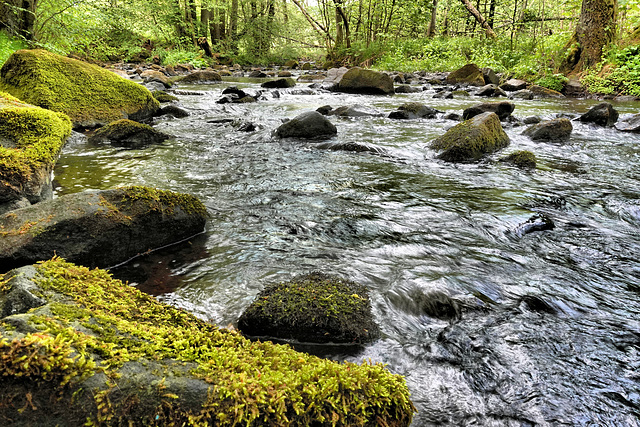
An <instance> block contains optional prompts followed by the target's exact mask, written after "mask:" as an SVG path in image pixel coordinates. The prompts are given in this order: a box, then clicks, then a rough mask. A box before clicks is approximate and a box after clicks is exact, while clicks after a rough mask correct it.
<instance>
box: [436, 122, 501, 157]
mask: <svg viewBox="0 0 640 427" xmlns="http://www.w3.org/2000/svg"><path fill="white" fill-rule="evenodd" d="M507 145H509V137H508V136H507V134H506V133H505V131H504V129H502V125H501V124H500V119H498V116H497V115H496V114H495V113H491V112H487V113H482V114H479V115H477V116H474V117H473V118H471V119H469V120H465V121H464V122H462V123H458V124H457V125H455V126H454V127H452V128H451V129H449V130H448V131H447V132H446V133H445V134H444V135H442V136H441V137H439V138H436V139H435V140H433V141H432V142H431V145H430V146H431V148H433V149H435V150H439V151H442V152H441V153H440V154H439V155H438V158H439V159H442V160H446V161H449V162H471V161H476V160H479V159H481V158H482V157H483V156H485V155H486V154H490V153H493V152H494V151H496V150H499V149H501V148H504V147H506V146H507Z"/></svg>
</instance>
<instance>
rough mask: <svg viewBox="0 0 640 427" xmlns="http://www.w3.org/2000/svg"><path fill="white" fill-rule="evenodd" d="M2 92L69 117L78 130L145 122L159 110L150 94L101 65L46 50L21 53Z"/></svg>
mask: <svg viewBox="0 0 640 427" xmlns="http://www.w3.org/2000/svg"><path fill="white" fill-rule="evenodd" d="M0 90H2V91H6V92H8V93H10V94H11V95H13V96H15V97H17V98H19V99H20V100H22V101H24V102H27V103H30V104H33V105H36V106H39V107H42V108H46V109H48V110H52V111H57V112H61V113H64V114H66V115H67V116H69V117H70V118H71V121H72V122H73V124H74V126H79V127H95V126H100V125H106V124H107V123H109V122H112V121H114V120H118V119H123V118H125V119H131V120H135V121H142V120H146V119H149V118H151V117H152V116H153V115H154V113H155V112H156V111H157V110H158V108H160V104H159V103H158V101H157V100H156V99H155V98H154V97H153V96H152V95H151V92H149V90H148V89H146V88H145V87H143V86H140V85H139V84H137V83H134V82H132V81H130V80H128V79H125V78H122V77H120V76H119V75H117V74H115V73H113V72H111V71H108V70H105V69H103V68H100V67H98V66H96V65H92V64H88V63H86V62H82V61H78V60H76V59H71V58H66V57H63V56H59V55H56V54H54V53H50V52H47V51H45V50H39V49H36V50H19V51H17V52H14V53H13V55H11V56H10V57H9V59H8V60H7V62H5V64H4V65H3V66H2V69H0Z"/></svg>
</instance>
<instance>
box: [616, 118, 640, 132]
mask: <svg viewBox="0 0 640 427" xmlns="http://www.w3.org/2000/svg"><path fill="white" fill-rule="evenodd" d="M615 126H616V129H617V130H619V131H622V132H635V133H640V114H634V115H632V116H629V117H625V118H624V120H620V121H619V122H617V123H616V125H615Z"/></svg>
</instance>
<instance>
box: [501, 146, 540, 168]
mask: <svg viewBox="0 0 640 427" xmlns="http://www.w3.org/2000/svg"><path fill="white" fill-rule="evenodd" d="M500 161H501V162H504V163H508V164H510V165H513V166H515V167H518V168H520V169H535V168H536V155H535V154H533V153H532V152H531V151H527V150H520V151H514V152H513V153H511V154H509V155H508V156H505V157H502V158H501V159H500Z"/></svg>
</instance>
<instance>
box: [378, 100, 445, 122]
mask: <svg viewBox="0 0 640 427" xmlns="http://www.w3.org/2000/svg"><path fill="white" fill-rule="evenodd" d="M437 113H438V110H436V109H434V108H431V107H427V106H426V105H424V104H422V103H420V102H407V103H405V104H402V105H401V106H400V107H398V110H397V111H392V112H391V113H389V118H390V119H400V120H410V119H423V118H427V119H433V118H435V117H436V114H437Z"/></svg>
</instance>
